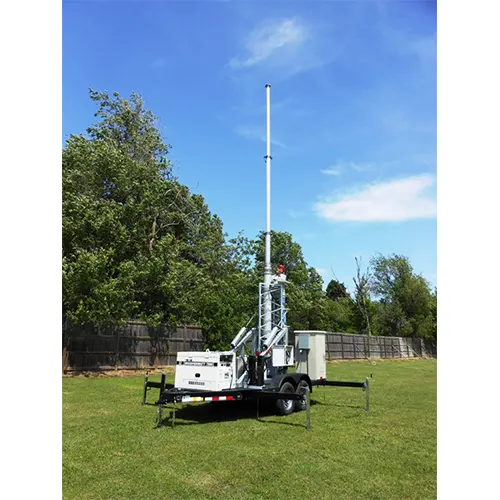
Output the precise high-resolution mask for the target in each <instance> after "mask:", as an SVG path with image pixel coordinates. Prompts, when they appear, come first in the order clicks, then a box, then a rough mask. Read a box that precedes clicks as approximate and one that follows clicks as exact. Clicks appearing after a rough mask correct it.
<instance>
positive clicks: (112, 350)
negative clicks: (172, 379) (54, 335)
mask: <svg viewBox="0 0 500 500" xmlns="http://www.w3.org/2000/svg"><path fill="white" fill-rule="evenodd" d="M203 345H204V340H203V334H202V331H201V329H200V328H199V327H198V326H190V325H187V326H183V327H181V328H178V329H177V330H175V331H169V330H168V329H167V328H166V327H165V326H159V327H156V328H153V327H149V326H147V325H146V324H144V323H140V322H130V323H128V324H126V325H124V326H119V327H118V326H115V327H106V328H103V327H95V326H93V325H82V326H78V327H73V326H71V325H70V324H69V323H68V322H65V323H63V371H86V370H114V369H120V370H123V369H137V368H148V367H149V368H156V367H159V366H169V365H175V360H176V356H177V352H179V351H201V350H203Z"/></svg>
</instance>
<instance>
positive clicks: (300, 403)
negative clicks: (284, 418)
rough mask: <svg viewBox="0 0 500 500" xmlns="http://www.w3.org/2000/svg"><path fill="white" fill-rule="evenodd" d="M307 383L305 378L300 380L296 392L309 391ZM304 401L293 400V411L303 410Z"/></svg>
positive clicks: (303, 392) (304, 406)
mask: <svg viewBox="0 0 500 500" xmlns="http://www.w3.org/2000/svg"><path fill="white" fill-rule="evenodd" d="M310 390H311V389H310V387H309V384H308V383H307V382H306V381H305V380H301V381H300V382H299V385H298V386H297V391H296V392H297V394H305V393H306V391H310ZM305 409H306V402H305V401H295V411H305Z"/></svg>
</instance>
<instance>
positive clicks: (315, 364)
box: [295, 330, 326, 380]
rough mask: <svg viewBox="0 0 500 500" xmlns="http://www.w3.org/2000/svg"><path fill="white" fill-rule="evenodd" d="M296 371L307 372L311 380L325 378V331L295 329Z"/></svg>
mask: <svg viewBox="0 0 500 500" xmlns="http://www.w3.org/2000/svg"><path fill="white" fill-rule="evenodd" d="M295 342H296V346H295V352H296V353H297V354H296V361H297V372H300V373H307V374H308V375H309V377H310V378H311V380H320V379H326V349H325V345H326V344H325V342H326V332H322V331H314V330H296V331H295Z"/></svg>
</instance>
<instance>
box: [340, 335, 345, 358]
mask: <svg viewBox="0 0 500 500" xmlns="http://www.w3.org/2000/svg"><path fill="white" fill-rule="evenodd" d="M340 349H341V350H342V359H344V334H342V333H341V334H340Z"/></svg>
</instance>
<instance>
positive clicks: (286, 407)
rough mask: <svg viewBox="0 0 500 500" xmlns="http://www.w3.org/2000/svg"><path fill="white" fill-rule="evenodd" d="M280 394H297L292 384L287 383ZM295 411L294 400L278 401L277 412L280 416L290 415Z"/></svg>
mask: <svg viewBox="0 0 500 500" xmlns="http://www.w3.org/2000/svg"><path fill="white" fill-rule="evenodd" d="M280 392H292V393H294V392H295V388H294V387H293V385H292V384H291V383H290V382H285V383H284V384H283V385H282V386H281V389H280ZM294 409H295V401H294V400H293V399H278V401H277V402H276V411H277V412H278V415H290V413H293V410H294Z"/></svg>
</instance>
